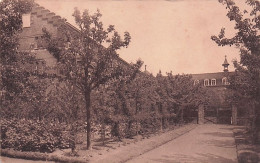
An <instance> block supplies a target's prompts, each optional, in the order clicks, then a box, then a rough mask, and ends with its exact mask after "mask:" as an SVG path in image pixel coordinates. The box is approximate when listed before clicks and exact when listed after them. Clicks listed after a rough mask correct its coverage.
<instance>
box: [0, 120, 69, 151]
mask: <svg viewBox="0 0 260 163" xmlns="http://www.w3.org/2000/svg"><path fill="white" fill-rule="evenodd" d="M0 122H1V147H2V148H3V149H4V148H13V149H14V150H19V151H39V152H53V151H54V150H55V149H56V148H61V149H62V148H69V147H70V144H71V138H70V134H69V131H68V127H67V125H66V124H62V123H58V122H45V121H33V120H25V119H8V120H7V119H1V120H0Z"/></svg>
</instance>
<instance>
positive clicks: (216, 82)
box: [192, 56, 236, 124]
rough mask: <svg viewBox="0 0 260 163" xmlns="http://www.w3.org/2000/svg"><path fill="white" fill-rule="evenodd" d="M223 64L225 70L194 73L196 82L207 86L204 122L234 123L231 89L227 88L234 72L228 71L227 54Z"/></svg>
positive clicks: (193, 76)
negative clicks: (230, 100)
mask: <svg viewBox="0 0 260 163" xmlns="http://www.w3.org/2000/svg"><path fill="white" fill-rule="evenodd" d="M222 66H223V67H224V70H223V72H216V73H203V74H192V78H193V79H194V84H202V85H203V86H204V87H206V88H207V94H206V95H205V98H208V100H209V102H208V104H205V105H204V113H203V114H204V123H207V122H209V123H228V124H231V123H234V122H232V118H231V117H232V105H231V104H230V102H229V96H230V90H229V89H227V86H228V85H230V83H229V81H228V79H229V76H230V75H232V74H233V73H234V72H229V71H228V66H229V63H228V61H227V58H226V56H225V59H224V63H223V64H222ZM233 114H234V113H233ZM235 114H236V113H235ZM233 121H234V120H233Z"/></svg>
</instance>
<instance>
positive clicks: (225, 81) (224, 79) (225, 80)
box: [222, 77, 229, 85]
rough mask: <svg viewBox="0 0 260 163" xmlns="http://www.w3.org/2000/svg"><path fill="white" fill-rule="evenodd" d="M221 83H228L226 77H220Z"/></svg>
mask: <svg viewBox="0 0 260 163" xmlns="http://www.w3.org/2000/svg"><path fill="white" fill-rule="evenodd" d="M222 84H223V85H229V82H228V81H227V78H226V77H224V78H222Z"/></svg>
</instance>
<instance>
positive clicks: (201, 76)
mask: <svg viewBox="0 0 260 163" xmlns="http://www.w3.org/2000/svg"><path fill="white" fill-rule="evenodd" d="M232 73H233V72H215V73H203V74H191V76H192V78H193V79H194V80H204V79H222V78H223V77H227V76H229V75H230V74H232Z"/></svg>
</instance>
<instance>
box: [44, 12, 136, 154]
mask: <svg viewBox="0 0 260 163" xmlns="http://www.w3.org/2000/svg"><path fill="white" fill-rule="evenodd" d="M73 16H74V17H75V22H76V24H77V25H78V27H79V29H80V30H79V31H78V32H77V33H75V32H74V33H73V32H72V31H70V30H69V29H67V27H66V25H61V26H60V27H59V29H60V30H61V32H63V34H62V35H63V36H64V37H65V38H62V39H60V40H58V42H59V43H57V45H60V47H59V48H60V49H61V50H60V51H59V50H57V48H56V49H53V48H52V47H50V45H51V44H52V40H54V39H53V38H51V37H49V36H50V34H48V33H47V32H46V31H45V36H46V37H45V38H46V41H47V45H49V46H48V49H49V50H50V51H51V52H52V53H55V52H57V53H58V56H59V61H60V62H59V67H60V69H61V70H62V71H61V73H62V74H63V75H64V76H65V78H66V79H65V80H69V81H70V82H71V83H73V85H74V87H77V89H78V90H79V91H80V94H82V95H83V96H84V102H85V108H86V120H87V148H88V149H89V148H90V147H91V140H90V138H91V123H92V122H91V121H92V120H91V118H92V115H91V114H92V108H91V93H92V91H93V90H95V89H97V88H98V87H99V86H100V85H103V84H106V83H108V82H109V81H110V80H111V79H119V77H120V76H122V75H124V74H125V73H126V72H129V70H130V71H131V69H133V71H134V72H136V70H138V69H139V68H140V66H141V64H140V62H138V63H139V64H136V65H133V66H129V65H128V64H127V63H125V62H124V61H123V60H122V59H120V58H119V57H118V54H117V53H116V50H118V49H120V48H121V47H127V46H128V44H129V43H130V40H131V37H130V34H129V33H128V32H125V33H124V38H123V39H122V38H121V36H120V35H119V34H118V32H117V31H115V29H114V26H112V25H110V26H109V27H108V28H107V29H104V27H103V23H102V22H101V21H100V18H101V16H102V15H101V13H100V12H99V10H97V12H96V13H95V14H93V15H90V14H89V13H88V11H87V10H85V11H84V12H83V13H82V14H81V13H80V11H79V10H78V9H75V11H74V13H73ZM50 38H51V39H50ZM66 45H69V46H66ZM55 55H56V54H55ZM123 67H131V68H130V69H129V68H123ZM124 70H126V71H124Z"/></svg>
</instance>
